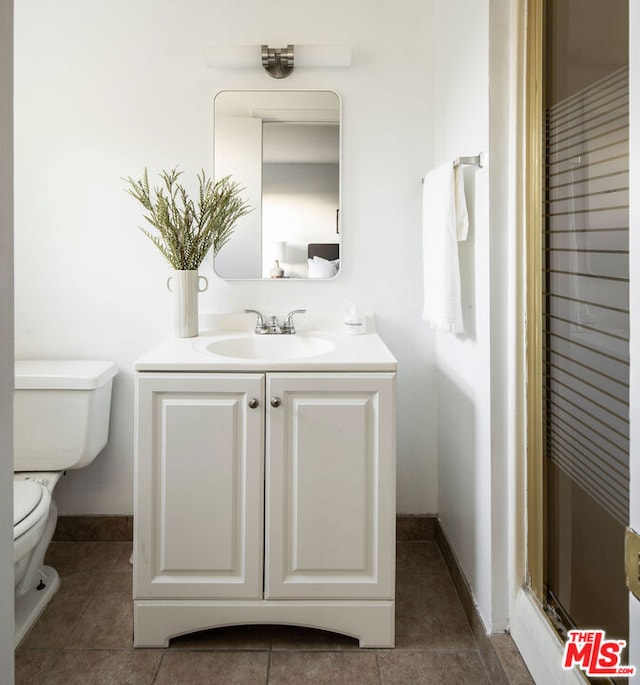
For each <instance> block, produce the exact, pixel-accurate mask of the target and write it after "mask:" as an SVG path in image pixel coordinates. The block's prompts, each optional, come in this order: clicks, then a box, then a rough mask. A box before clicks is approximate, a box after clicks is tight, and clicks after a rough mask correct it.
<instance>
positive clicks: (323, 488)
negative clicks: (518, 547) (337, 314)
mask: <svg viewBox="0 0 640 685" xmlns="http://www.w3.org/2000/svg"><path fill="white" fill-rule="evenodd" d="M136 405H137V406H136V414H137V416H136V474H135V489H136V497H135V519H134V520H135V544H134V644H135V645H136V646H137V647H153V646H159V647H160V646H161V647H164V646H166V645H167V644H168V640H169V638H171V637H173V636H176V635H180V634H182V633H187V632H193V631H197V630H202V629H205V628H210V627H216V626H223V625H232V624H242V623H286V624H293V625H304V626H311V627H317V628H323V629H326V630H333V631H336V632H342V633H346V634H349V635H352V636H354V637H357V638H358V639H359V640H360V644H361V646H371V647H374V646H375V647H392V646H393V644H394V586H395V577H394V576H395V573H394V570H395V428H394V426H395V418H394V417H395V373H390V372H380V373H360V372H358V373H343V372H339V373H337V372H278V371H274V372H268V371H267V372H263V373H253V372H252V373H219V372H200V371H198V372H188V373H187V372H179V373H178V372H165V371H162V372H157V371H149V372H147V371H142V372H138V373H137V374H136Z"/></svg>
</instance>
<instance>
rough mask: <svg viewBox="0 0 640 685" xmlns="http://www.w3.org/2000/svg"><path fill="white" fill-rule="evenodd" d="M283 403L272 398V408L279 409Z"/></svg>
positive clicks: (278, 399) (276, 398)
mask: <svg viewBox="0 0 640 685" xmlns="http://www.w3.org/2000/svg"><path fill="white" fill-rule="evenodd" d="M281 402H282V400H281V399H280V398H279V397H272V398H271V406H272V407H279V406H280V404H281Z"/></svg>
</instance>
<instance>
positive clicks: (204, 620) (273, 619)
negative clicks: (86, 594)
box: [133, 600, 395, 648]
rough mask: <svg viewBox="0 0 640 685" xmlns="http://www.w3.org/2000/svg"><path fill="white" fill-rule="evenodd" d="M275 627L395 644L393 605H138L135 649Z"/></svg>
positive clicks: (368, 643)
mask: <svg viewBox="0 0 640 685" xmlns="http://www.w3.org/2000/svg"><path fill="white" fill-rule="evenodd" d="M258 623H263V624H265V623H273V624H287V625H296V626H304V627H307V628H319V629H321V630H329V631H332V632H335V633H342V634H344V635H349V636H351V637H354V638H356V639H357V640H359V642H360V647H393V646H394V645H395V602H393V601H370V602H368V601H344V602H340V601H327V600H323V601H322V603H319V602H303V601H286V602H285V601H282V602H278V601H269V602H265V601H256V602H251V601H248V602H238V601H233V602H225V601H200V600H135V601H134V631H133V646H134V647H162V648H165V647H168V646H169V640H170V639H171V638H172V637H178V636H179V635H184V634H185V633H193V632H196V631H199V630H207V629H208V628H221V627H223V626H231V625H243V624H244V625H248V624H258Z"/></svg>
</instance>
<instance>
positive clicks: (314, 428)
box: [265, 373, 395, 599]
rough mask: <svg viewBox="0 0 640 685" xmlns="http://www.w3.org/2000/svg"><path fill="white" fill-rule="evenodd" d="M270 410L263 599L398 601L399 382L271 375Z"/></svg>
mask: <svg viewBox="0 0 640 685" xmlns="http://www.w3.org/2000/svg"><path fill="white" fill-rule="evenodd" d="M266 404H267V489H266V493H267V494H266V498H267V500H266V504H267V513H266V517H267V534H266V543H265V544H266V549H267V559H266V569H265V571H266V574H265V596H266V597H268V598H273V599H275V598H299V599H301V598H308V599H320V598H323V599H332V598H333V599H346V598H352V599H392V598H393V595H394V570H395V431H394V425H395V420H394V414H395V374H333V373H331V374H329V373H322V374H306V373H301V374H284V373H283V374H276V373H274V374H268V376H267V402H266ZM273 405H277V406H273Z"/></svg>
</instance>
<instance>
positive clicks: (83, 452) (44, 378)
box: [13, 360, 117, 645]
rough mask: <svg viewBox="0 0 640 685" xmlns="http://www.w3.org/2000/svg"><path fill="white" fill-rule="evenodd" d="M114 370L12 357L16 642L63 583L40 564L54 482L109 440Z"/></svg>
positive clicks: (53, 515)
mask: <svg viewBox="0 0 640 685" xmlns="http://www.w3.org/2000/svg"><path fill="white" fill-rule="evenodd" d="M116 372H117V369H116V366H115V364H114V363H113V362H105V361H52V360H46V361H45V360H38V361H31V360H29V361H26V360H25V361H16V362H15V396H14V457H13V459H14V461H13V495H14V503H13V555H14V572H15V581H14V586H15V590H14V594H15V643H16V645H17V644H18V643H19V642H20V641H21V640H22V638H23V637H24V636H25V635H26V634H27V632H28V631H29V629H30V628H31V626H32V625H33V623H34V622H35V621H36V619H37V618H38V616H39V615H40V614H41V613H42V611H43V610H44V608H45V607H46V605H47V603H48V602H49V601H50V600H51V597H52V596H53V595H54V593H55V592H56V590H57V589H58V586H59V585H60V579H59V577H58V573H57V572H56V570H55V569H53V568H51V567H50V566H44V565H43V562H44V556H45V553H46V551H47V547H48V546H49V542H50V541H51V537H52V536H53V532H54V530H55V527H56V520H57V515H58V512H57V508H56V505H55V502H54V501H53V497H52V495H53V489H54V487H55V485H56V483H57V482H58V480H59V479H60V478H61V476H62V475H63V474H64V472H65V471H66V470H67V469H79V468H82V467H83V466H86V465H87V464H90V463H91V462H92V461H93V460H94V459H95V457H96V456H97V455H98V454H99V453H100V452H101V451H102V449H103V448H104V446H105V445H106V444H107V438H108V436H109V414H110V409H111V386H112V383H113V377H114V376H115V375H116Z"/></svg>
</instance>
